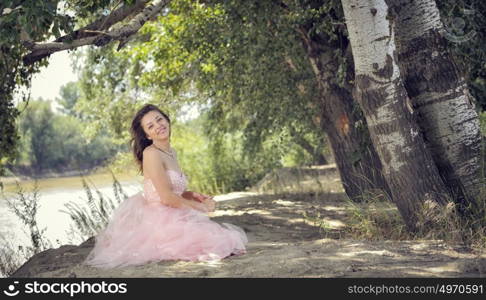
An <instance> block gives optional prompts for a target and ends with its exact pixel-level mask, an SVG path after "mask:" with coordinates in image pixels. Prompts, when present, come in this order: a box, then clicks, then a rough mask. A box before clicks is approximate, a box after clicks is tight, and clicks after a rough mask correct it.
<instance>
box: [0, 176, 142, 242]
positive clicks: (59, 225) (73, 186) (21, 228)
mask: <svg viewBox="0 0 486 300" xmlns="http://www.w3.org/2000/svg"><path fill="white" fill-rule="evenodd" d="M124 177H125V178H123V179H120V178H118V180H119V181H120V184H121V186H122V189H123V191H124V192H125V194H126V195H128V196H130V195H133V194H136V193H137V192H139V191H141V190H142V185H141V182H142V178H141V177H140V176H138V177H137V176H131V177H130V176H124ZM85 178H87V179H88V182H89V185H90V187H92V192H93V195H94V196H95V197H94V198H95V199H98V197H97V195H96V192H95V189H96V190H98V191H100V192H101V193H102V194H103V196H105V197H109V198H111V199H113V200H115V196H114V190H113V179H112V177H111V175H109V174H97V175H94V176H91V177H90V176H87V177H85ZM20 184H21V186H22V187H23V189H24V190H25V191H26V192H27V194H28V195H32V193H31V192H32V186H33V182H31V181H29V182H20ZM38 185H39V196H38V199H39V200H38V206H39V209H38V212H37V216H36V220H37V224H38V227H39V228H40V229H42V228H45V237H46V238H47V239H48V240H49V241H50V242H51V244H52V246H54V247H58V246H60V245H64V244H79V243H80V242H82V241H81V240H79V239H80V238H79V237H76V236H75V235H73V234H72V232H71V231H70V228H71V227H74V222H73V221H72V220H71V218H70V216H69V214H68V213H66V212H63V211H67V210H68V209H67V208H66V206H65V205H66V204H67V203H69V202H71V203H76V204H78V205H80V206H82V207H88V206H87V199H88V198H87V194H86V191H85V189H84V188H83V186H82V178H81V177H68V178H56V179H42V180H39V181H38ZM16 190H18V189H17V187H14V186H7V188H6V191H5V192H4V194H3V195H2V197H1V198H0V242H1V243H7V242H8V243H9V244H10V246H11V247H15V248H17V247H18V246H30V245H31V242H30V237H29V235H28V228H27V226H26V225H24V224H23V223H22V221H21V220H20V218H19V217H17V216H16V215H15V214H14V212H13V211H12V209H11V208H10V207H9V206H8V205H7V199H8V200H10V201H14V202H15V203H18V196H17V195H16V193H15V191H16ZM29 192H30V193H29ZM115 203H116V201H115Z"/></svg>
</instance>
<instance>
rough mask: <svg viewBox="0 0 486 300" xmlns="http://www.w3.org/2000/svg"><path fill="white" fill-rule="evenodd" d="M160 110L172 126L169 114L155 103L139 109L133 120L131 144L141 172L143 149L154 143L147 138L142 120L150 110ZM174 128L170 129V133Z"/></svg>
mask: <svg viewBox="0 0 486 300" xmlns="http://www.w3.org/2000/svg"><path fill="white" fill-rule="evenodd" d="M154 110H155V111H158V112H159V113H161V114H162V116H164V118H166V119H167V121H168V122H169V126H170V119H169V116H168V115H167V114H166V113H164V112H163V111H162V110H160V109H159V108H158V107H157V106H155V105H153V104H145V105H144V106H143V107H142V108H141V109H139V110H138V111H137V113H136V114H135V116H134V117H133V120H132V126H131V127H130V133H131V135H132V139H131V142H130V143H131V146H132V151H133V155H134V156H135V160H136V161H137V163H138V166H139V168H140V173H143V150H145V148H147V147H148V146H150V145H152V143H153V142H152V141H151V140H149V139H148V138H147V135H146V134H145V131H144V130H143V127H142V124H141V121H142V118H143V116H145V115H146V114H147V113H148V112H150V111H154ZM171 131H172V130H170V131H169V135H170V133H171Z"/></svg>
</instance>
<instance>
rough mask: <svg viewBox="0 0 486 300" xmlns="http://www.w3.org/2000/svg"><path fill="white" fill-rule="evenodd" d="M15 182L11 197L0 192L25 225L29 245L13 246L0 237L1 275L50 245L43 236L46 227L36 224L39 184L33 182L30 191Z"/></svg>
mask: <svg viewBox="0 0 486 300" xmlns="http://www.w3.org/2000/svg"><path fill="white" fill-rule="evenodd" d="M15 183H16V191H15V196H14V197H13V199H10V198H7V197H6V196H5V195H4V194H2V198H3V199H4V200H5V201H6V203H7V206H8V207H9V209H10V210H11V211H12V212H13V213H14V214H15V215H16V216H17V217H18V218H19V219H20V220H21V221H22V223H23V224H24V225H25V226H26V227H27V231H28V234H29V237H30V243H31V245H26V246H18V247H17V249H15V246H14V245H13V243H12V242H11V241H8V240H7V239H6V238H5V237H1V239H2V247H1V249H0V273H1V275H2V276H3V277H7V276H10V275H11V274H12V273H13V272H14V271H15V270H17V269H18V268H19V267H20V266H21V264H23V263H24V262H25V261H26V260H27V259H28V258H30V257H32V256H33V255H35V254H37V253H39V252H42V251H44V250H46V249H49V248H50V247H52V243H51V242H50V241H49V240H48V239H47V237H46V236H45V231H46V228H39V225H38V224H37V213H38V211H39V208H40V206H39V196H40V194H39V185H38V182H37V181H35V182H34V187H33V189H32V191H31V192H30V193H28V192H26V191H25V190H24V189H23V188H22V186H21V185H20V184H19V183H18V181H16V182H15Z"/></svg>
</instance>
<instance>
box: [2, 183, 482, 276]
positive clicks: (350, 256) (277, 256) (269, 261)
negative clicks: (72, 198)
mask: <svg viewBox="0 0 486 300" xmlns="http://www.w3.org/2000/svg"><path fill="white" fill-rule="evenodd" d="M342 197H343V195H342V194H341V193H339V192H335V193H326V194H321V195H319V196H318V197H316V196H315V195H311V194H309V193H297V194H288V193H287V194H282V195H273V194H257V193H251V192H245V193H233V194H228V195H224V196H220V197H218V198H219V200H223V199H230V200H225V201H221V202H219V203H218V209H217V211H216V212H215V213H214V217H213V220H215V221H217V222H228V223H232V224H235V225H238V226H240V227H242V228H243V229H244V230H245V231H246V232H247V235H248V238H249V244H248V247H247V253H246V254H244V255H241V256H232V257H229V258H226V259H224V260H222V261H220V262H217V263H193V262H182V261H163V262H156V263H151V264H147V265H143V266H136V267H124V268H118V269H111V270H100V269H96V268H92V267H87V266H84V265H81V264H80V262H81V261H82V260H83V259H84V258H85V257H86V255H87V254H88V252H89V250H90V249H91V247H92V245H93V240H92V239H91V240H88V241H87V242H85V243H83V244H82V245H80V246H63V247H61V248H57V249H50V250H47V251H45V252H42V253H40V254H38V255H36V256H34V257H33V258H32V259H31V260H30V261H28V262H27V263H26V264H25V265H24V266H22V267H21V268H20V269H19V270H17V272H16V273H15V274H13V276H12V277H332V278H337V277H442V278H445V277H484V275H485V274H486V267H485V266H486V260H485V259H486V256H484V255H476V254H474V253H472V252H471V251H470V250H468V249H465V248H464V247H461V246H460V245H457V246H451V245H447V244H445V243H444V242H442V241H439V240H410V241H366V240H356V239H352V238H349V237H348V236H347V234H346V230H345V229H346V226H347V224H346V222H347V217H348V214H349V211H347V210H346V209H345V203H344V202H343V201H342ZM304 212H307V213H308V214H309V212H311V213H312V214H314V215H317V213H319V214H320V217H321V218H322V219H324V220H326V224H328V225H327V229H326V230H322V228H320V227H319V226H317V225H316V224H315V223H313V222H309V221H306V220H305V219H304Z"/></svg>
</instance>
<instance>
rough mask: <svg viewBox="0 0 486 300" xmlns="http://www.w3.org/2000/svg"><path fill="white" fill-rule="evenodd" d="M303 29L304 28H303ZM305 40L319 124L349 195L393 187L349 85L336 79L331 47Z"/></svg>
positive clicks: (363, 195) (356, 197)
mask: <svg viewBox="0 0 486 300" xmlns="http://www.w3.org/2000/svg"><path fill="white" fill-rule="evenodd" d="M302 32H305V30H303V31H302ZM302 42H303V45H304V48H305V49H306V52H307V54H308V59H309V61H310V63H311V66H312V69H313V72H314V74H315V75H316V80H317V83H318V88H319V93H320V98H321V103H320V107H321V116H320V121H319V123H320V124H319V126H320V127H321V128H322V130H323V131H324V132H325V133H326V134H327V136H328V138H329V142H330V144H331V148H332V151H333V154H334V160H335V163H336V166H337V169H338V171H339V175H340V178H341V182H342V184H343V187H344V190H345V192H346V195H347V196H348V197H349V198H350V199H351V200H353V201H355V202H360V201H363V200H364V198H366V197H367V196H368V195H370V194H372V195H376V194H380V193H384V194H386V195H387V197H390V192H391V191H390V189H389V187H388V184H387V183H386V181H385V178H384V177H383V174H382V170H381V169H382V167H381V162H380V159H379V157H378V154H377V153H376V150H375V148H374V147H373V144H372V143H371V140H370V138H369V135H368V129H367V127H366V121H365V120H364V118H363V116H362V115H361V114H359V113H357V110H359V107H356V106H357V103H355V102H354V100H353V96H352V94H351V92H350V91H348V90H347V89H346V88H343V87H340V86H338V85H337V84H336V83H335V77H336V73H337V71H338V67H339V65H338V64H337V62H336V60H335V59H333V57H332V55H331V54H332V52H333V51H331V49H329V48H326V46H324V45H323V43H321V42H320V41H314V40H311V39H310V38H309V37H308V36H307V35H306V34H302Z"/></svg>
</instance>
